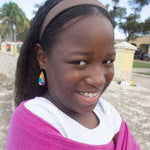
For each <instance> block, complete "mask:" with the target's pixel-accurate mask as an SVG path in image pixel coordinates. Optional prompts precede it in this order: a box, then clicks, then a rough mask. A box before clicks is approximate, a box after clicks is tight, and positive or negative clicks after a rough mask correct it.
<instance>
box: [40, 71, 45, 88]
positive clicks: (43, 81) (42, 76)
mask: <svg viewBox="0 0 150 150" xmlns="http://www.w3.org/2000/svg"><path fill="white" fill-rule="evenodd" d="M39 85H40V86H44V85H45V77H44V73H43V70H42V69H41V72H40V75H39Z"/></svg>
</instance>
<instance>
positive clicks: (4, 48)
mask: <svg viewBox="0 0 150 150" xmlns="http://www.w3.org/2000/svg"><path fill="white" fill-rule="evenodd" d="M1 50H2V51H3V52H6V51H7V49H6V45H4V44H2V45H1Z"/></svg>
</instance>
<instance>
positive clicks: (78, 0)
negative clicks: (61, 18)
mask: <svg viewBox="0 0 150 150" xmlns="http://www.w3.org/2000/svg"><path fill="white" fill-rule="evenodd" d="M79 5H95V6H99V7H102V8H104V9H105V10H106V8H105V7H104V5H103V4H102V3H100V2H99V1H98V0H63V1H61V2H60V3H58V4H56V6H54V7H53V8H52V9H51V10H50V11H49V12H48V14H47V15H46V17H45V19H44V21H43V24H42V26H41V30H40V35H39V41H40V40H41V38H42V35H43V33H44V30H45V29H46V27H47V25H48V24H49V23H50V22H51V21H52V20H53V19H54V18H55V17H56V16H57V15H58V14H60V13H61V12H63V11H64V10H66V9H68V8H71V7H74V6H79ZM106 11H107V10H106Z"/></svg>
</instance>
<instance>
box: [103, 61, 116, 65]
mask: <svg viewBox="0 0 150 150" xmlns="http://www.w3.org/2000/svg"><path fill="white" fill-rule="evenodd" d="M113 62H114V60H106V61H104V62H103V63H104V64H112V63H113Z"/></svg>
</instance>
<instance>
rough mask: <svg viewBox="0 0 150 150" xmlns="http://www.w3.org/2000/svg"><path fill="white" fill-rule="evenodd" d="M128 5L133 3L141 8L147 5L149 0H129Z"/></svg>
mask: <svg viewBox="0 0 150 150" xmlns="http://www.w3.org/2000/svg"><path fill="white" fill-rule="evenodd" d="M129 3H131V4H133V3H134V4H137V5H139V6H140V7H143V6H145V5H148V4H149V3H150V0H129Z"/></svg>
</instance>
